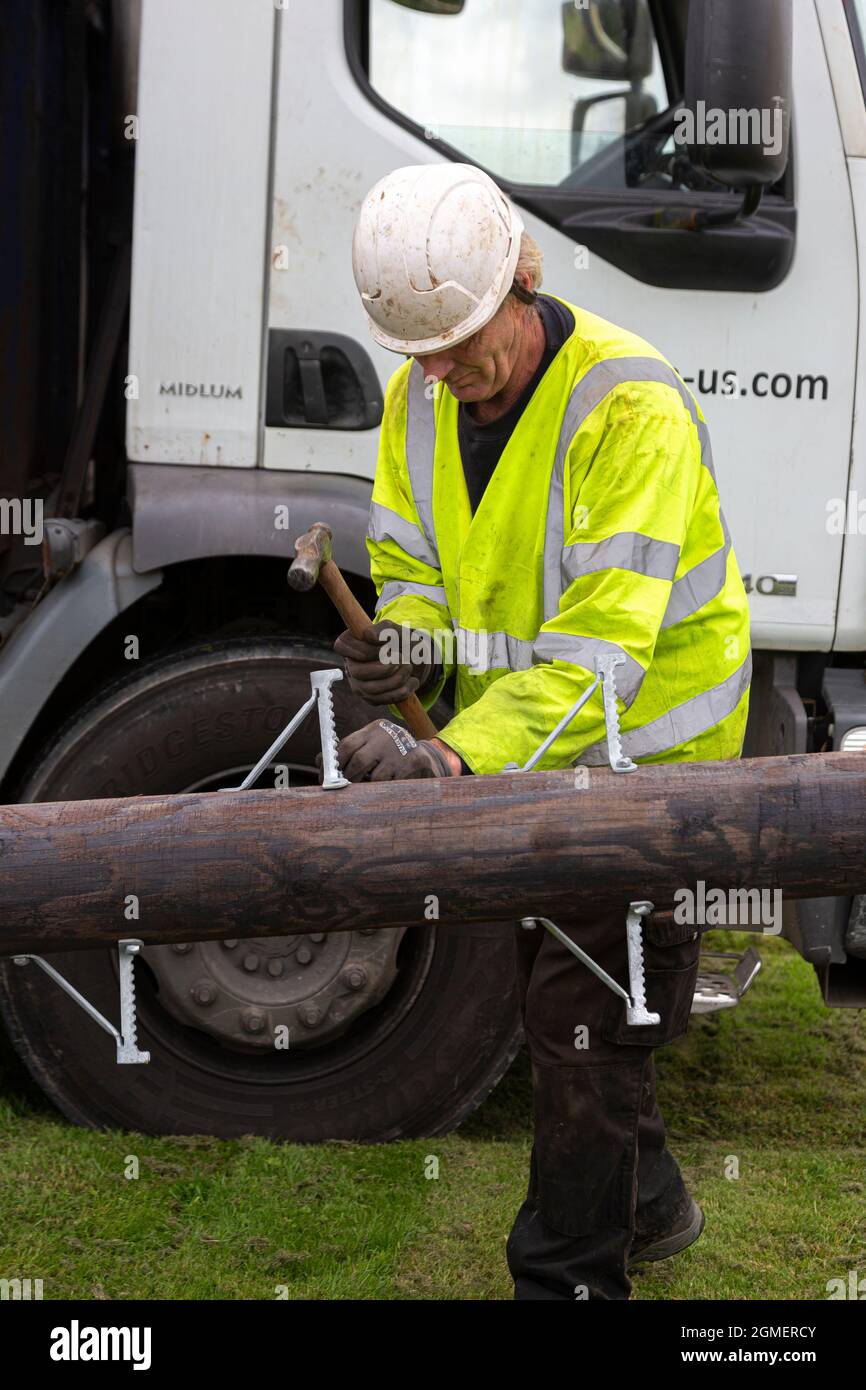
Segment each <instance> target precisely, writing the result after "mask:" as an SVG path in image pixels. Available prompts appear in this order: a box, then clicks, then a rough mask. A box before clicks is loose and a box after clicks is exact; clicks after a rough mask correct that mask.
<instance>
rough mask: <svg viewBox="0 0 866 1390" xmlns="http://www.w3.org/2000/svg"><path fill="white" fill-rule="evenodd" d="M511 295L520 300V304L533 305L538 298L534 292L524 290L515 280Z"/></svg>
mask: <svg viewBox="0 0 866 1390" xmlns="http://www.w3.org/2000/svg"><path fill="white" fill-rule="evenodd" d="M511 293H512V294H513V295H514V296H515V298H517V299H519V300H520V302H521V304H534V303H535V301H536V299H537V298H538V295H537V293H536V292H535V290H527V289H525V288H524V286H523V285H521V283H520V281H519V280H517V279H515V281H514V284H513V285H512V286H511Z"/></svg>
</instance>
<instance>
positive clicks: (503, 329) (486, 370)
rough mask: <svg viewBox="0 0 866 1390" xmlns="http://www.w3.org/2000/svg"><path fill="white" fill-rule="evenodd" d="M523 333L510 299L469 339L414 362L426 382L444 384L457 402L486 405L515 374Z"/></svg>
mask: <svg viewBox="0 0 866 1390" xmlns="http://www.w3.org/2000/svg"><path fill="white" fill-rule="evenodd" d="M522 317H525V315H524V316H522ZM522 329H523V324H522V322H521V314H520V306H518V305H516V304H515V302H514V300H513V299H511V298H510V297H509V298H508V299H506V300H505V303H504V304H502V306H501V307H500V308H499V309H498V310H497V311H496V313H495V314H494V315H493V318H492V319H491V320H490V322H489V323H485V325H484V327H483V328H479V330H478V332H477V333H473V335H472V337H471V338H466V339H465V341H464V342H462V343H457V345H456V346H455V347H450V348H443V349H442V351H441V352H425V353H416V354H415V360H416V362H420V363H421V366H422V367H423V369H424V377H425V380H427V379H429V378H430V377H431V376H433V377H435V378H436V379H437V381H444V383H445V385H446V386H447V387H448V390H449V391H450V392H451V394H452V396H455V397H456V398H457V400H458V401H464V402H465V403H467V404H471V403H474V402H475V401H489V400H490V399H491V398H492V397H493V396H497V395H498V394H499V392H500V391H502V390H503V388H504V387H505V385H506V383H507V382H508V379H509V377H510V376H511V373H512V371H513V370H514V365H515V362H516V361H517V358H518V355H519V352H520V347H521V343H522V337H523V334H522Z"/></svg>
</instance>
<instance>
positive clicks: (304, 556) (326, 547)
mask: <svg viewBox="0 0 866 1390" xmlns="http://www.w3.org/2000/svg"><path fill="white" fill-rule="evenodd" d="M331 540H332V536H331V528H330V526H326V525H325V523H324V521H314V522H313V524H312V526H311V527H310V529H309V531H305V532H304V534H303V535H302V536H299V537H298V539H297V540H296V541H295V558H294V560H293V561H292V563H291V565H290V567H289V573H288V576H287V577H288V581H289V583H290V584H291V586H292V588H293V589H297V591H298V593H299V594H305V593H307V592H308V590H310V589H312V588H313V587H314V586H315V584H316V583H317V581H318V578H319V571H320V569H321V568H322V565H324V564H325V563H326V562H327V561H328V560H330V558H331V551H332V547H331Z"/></svg>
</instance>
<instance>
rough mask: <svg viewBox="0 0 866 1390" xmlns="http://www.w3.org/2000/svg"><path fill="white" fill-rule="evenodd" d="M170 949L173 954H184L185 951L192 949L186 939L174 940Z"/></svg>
mask: <svg viewBox="0 0 866 1390" xmlns="http://www.w3.org/2000/svg"><path fill="white" fill-rule="evenodd" d="M171 949H172V950H173V951H174V953H175V955H177V956H185V955H186V953H187V951H191V950H192V946H191V945H190V943H189V942H188V941H175V942H174V944H173V946H172V948H171Z"/></svg>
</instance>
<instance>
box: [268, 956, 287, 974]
mask: <svg viewBox="0 0 866 1390" xmlns="http://www.w3.org/2000/svg"><path fill="white" fill-rule="evenodd" d="M282 973H283V962H282V961H281V960H269V961H268V974H269V975H273V976H274V978H276V977H277V976H278V975H282Z"/></svg>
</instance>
